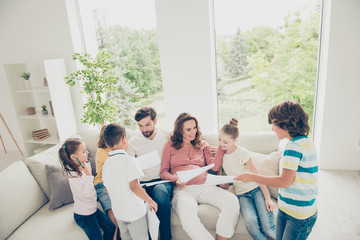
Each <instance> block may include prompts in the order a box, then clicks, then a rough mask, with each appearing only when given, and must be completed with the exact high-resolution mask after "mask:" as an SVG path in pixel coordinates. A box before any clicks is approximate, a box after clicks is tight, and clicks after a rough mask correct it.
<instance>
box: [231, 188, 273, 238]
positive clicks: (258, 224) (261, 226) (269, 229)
mask: <svg viewBox="0 0 360 240" xmlns="http://www.w3.org/2000/svg"><path fill="white" fill-rule="evenodd" d="M237 197H238V199H239V204H240V212H241V215H242V216H243V218H244V220H245V225H246V228H247V230H248V232H249V233H250V235H251V237H252V238H253V239H255V240H257V239H264V240H266V239H267V238H266V237H267V236H268V237H271V238H272V239H275V235H276V228H275V224H274V213H273V212H272V211H271V212H268V211H267V209H266V205H265V198H264V195H263V193H262V191H261V189H260V187H257V188H255V189H253V190H251V191H249V192H247V193H244V194H240V195H237Z"/></svg>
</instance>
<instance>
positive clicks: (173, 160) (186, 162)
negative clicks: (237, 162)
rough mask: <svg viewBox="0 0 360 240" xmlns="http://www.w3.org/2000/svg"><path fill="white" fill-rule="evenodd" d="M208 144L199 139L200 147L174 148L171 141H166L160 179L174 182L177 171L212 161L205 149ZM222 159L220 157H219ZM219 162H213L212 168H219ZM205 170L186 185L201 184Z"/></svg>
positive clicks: (204, 178) (205, 175) (203, 181)
mask: <svg viewBox="0 0 360 240" xmlns="http://www.w3.org/2000/svg"><path fill="white" fill-rule="evenodd" d="M208 145H209V144H208V143H207V142H206V141H205V140H203V141H201V148H200V149H195V148H194V147H182V148H180V149H178V150H177V149H175V148H174V147H172V146H171V142H167V143H166V144H165V146H164V150H163V155H162V161H161V171H160V177H161V178H162V179H166V180H170V181H171V182H176V181H177V180H178V176H177V174H176V172H177V171H184V170H190V169H194V168H200V167H204V166H205V165H209V164H211V163H213V162H214V157H213V156H212V155H211V154H210V153H209V151H207V150H206V146H208ZM220 160H222V159H220ZM220 164H221V163H215V166H214V168H212V169H213V170H215V171H216V170H217V169H219V165H220ZM206 177H207V172H205V173H203V174H201V175H199V176H197V177H195V178H193V179H191V180H189V181H188V182H187V184H186V185H195V184H203V183H205V181H206Z"/></svg>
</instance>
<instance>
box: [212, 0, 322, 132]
mask: <svg viewBox="0 0 360 240" xmlns="http://www.w3.org/2000/svg"><path fill="white" fill-rule="evenodd" d="M214 13H215V30H216V54H217V57H216V61H217V79H218V112H219V125H220V126H219V127H221V126H222V125H223V124H225V123H228V122H229V120H230V119H231V118H233V117H235V118H237V119H238V121H239V129H240V131H268V130H270V128H271V126H270V125H269V124H268V123H267V113H268V110H269V108H270V107H271V106H272V105H274V104H277V103H279V102H281V101H283V100H289V99H295V100H297V101H299V102H300V103H301V104H302V105H303V106H304V107H305V110H306V111H307V112H308V113H309V115H310V119H309V120H310V124H311V126H312V121H313V114H314V102H315V88H316V80H317V66H318V48H319V33H320V15H321V3H320V1H317V0H273V1H267V0H241V1H240V0H227V1H223V0H214Z"/></svg>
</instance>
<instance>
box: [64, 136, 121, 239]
mask: <svg viewBox="0 0 360 240" xmlns="http://www.w3.org/2000/svg"><path fill="white" fill-rule="evenodd" d="M88 154H89V152H88V151H87V150H86V145H85V143H84V142H83V141H82V140H80V139H78V138H69V139H67V140H66V141H65V143H64V144H63V145H62V147H61V148H60V149H59V158H60V162H61V165H62V166H63V170H64V171H65V172H66V174H67V176H68V177H69V184H70V188H71V192H72V194H73V198H74V219H75V222H76V223H77V224H78V225H79V226H80V227H81V228H82V229H83V230H84V231H85V233H86V235H87V236H88V238H89V239H91V240H98V239H108V240H111V239H113V236H114V233H115V225H114V223H112V222H111V220H110V219H109V218H108V217H107V216H106V215H105V214H104V213H103V212H102V211H101V210H99V209H98V208H97V202H96V199H97V196H96V191H95V188H94V185H93V180H94V177H93V176H92V175H91V169H90V168H91V167H90V166H89V165H88V164H87V163H86V162H87V158H88ZM100 228H101V229H102V230H103V232H104V235H103V234H102V232H101V229H100Z"/></svg>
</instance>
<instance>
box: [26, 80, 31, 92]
mask: <svg viewBox="0 0 360 240" xmlns="http://www.w3.org/2000/svg"><path fill="white" fill-rule="evenodd" d="M24 84H25V90H31V83H30V80H25V81H24Z"/></svg>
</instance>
